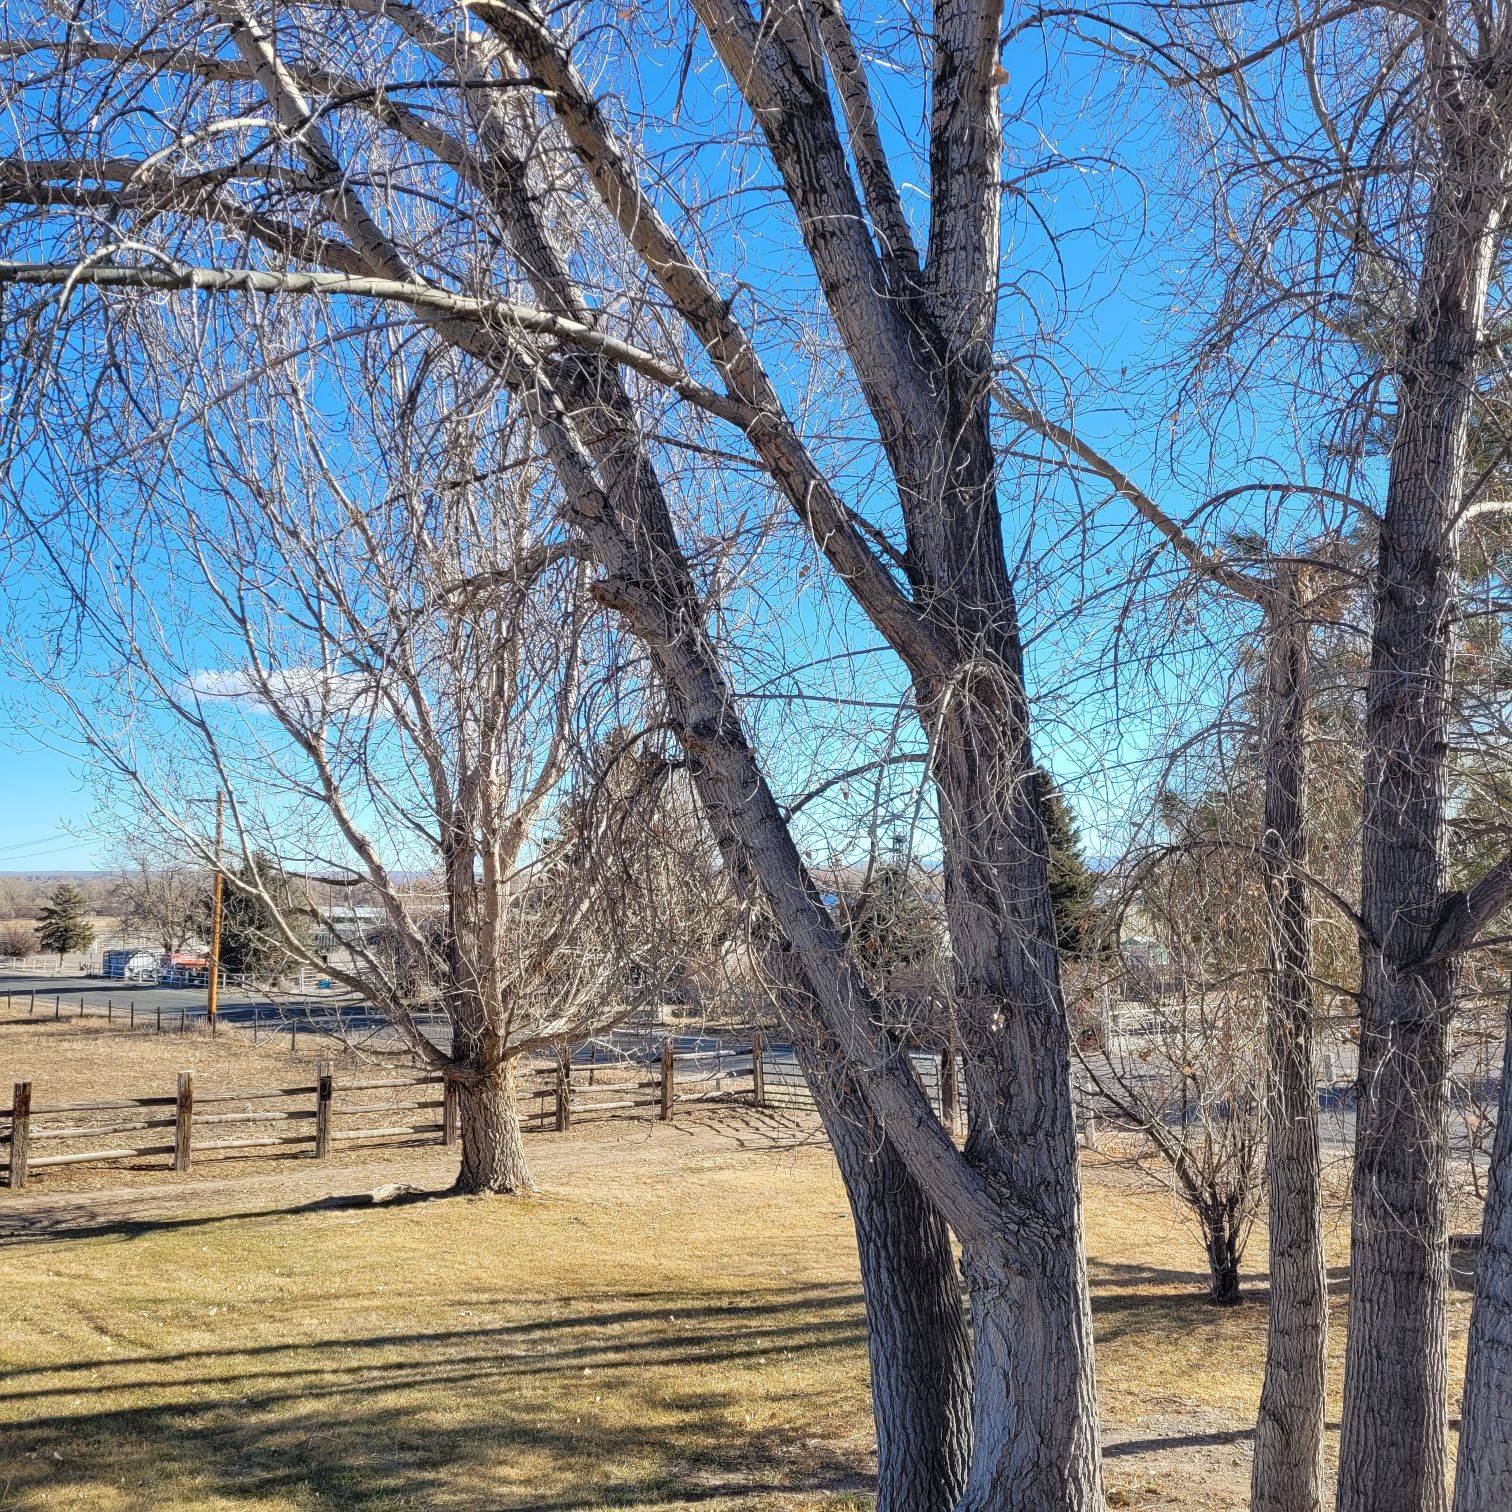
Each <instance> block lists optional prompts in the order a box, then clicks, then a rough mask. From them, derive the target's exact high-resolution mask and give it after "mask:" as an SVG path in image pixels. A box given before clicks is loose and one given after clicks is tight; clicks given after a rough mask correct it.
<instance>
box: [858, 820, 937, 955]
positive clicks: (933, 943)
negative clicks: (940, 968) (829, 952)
mask: <svg viewBox="0 0 1512 1512" xmlns="http://www.w3.org/2000/svg"><path fill="white" fill-rule="evenodd" d="M844 933H845V938H846V942H847V943H848V944H849V945H850V947H851V949H852V950H853V951H854V952H855V954H856V957H857V961H858V964H859V965H860V967H861V969H862V971H864V972H867V973H869V974H871V975H872V977H873V978H875V979H876V980H878V981H880V980H882V979H884V978H885V977H886V975H887V974H888V973H890V972H893V971H896V970H897V969H899V968H900V967H914V968H918V967H927V966H930V965H933V964H936V963H937V962H938V961H939V960H940V959H941V958H942V956H943V948H942V947H943V922H942V920H941V919H940V918H939V915H938V911H937V910H936V909H935V908H934V907H933V906H932V905H931V903H930V901H929V899H928V898H926V897H925V896H924V894H923V892H922V891H921V890H920V887H919V877H918V876H917V875H916V873H915V872H914V869H913V867H912V865H911V864H910V862H909V860H908V857H907V853H906V849H905V847H904V845H903V842H902V840H901V839H898V838H895V839H894V841H893V843H892V846H891V849H890V852H889V855H888V857H887V859H886V860H885V861H883V862H881V863H880V864H879V865H877V866H876V867H875V868H874V869H873V871H872V874H871V878H870V880H869V881H868V882H867V885H866V887H865V889H864V890H863V891H862V892H861V894H860V895H859V896H858V897H857V898H855V899H854V900H853V901H852V903H851V905H850V907H849V910H848V918H847V920H846V922H845V924H844Z"/></svg>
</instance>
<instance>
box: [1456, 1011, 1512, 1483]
mask: <svg viewBox="0 0 1512 1512" xmlns="http://www.w3.org/2000/svg"><path fill="white" fill-rule="evenodd" d="M1507 1507H1512V1004H1509V1012H1508V1016H1507V1042H1506V1048H1505V1050H1504V1052H1503V1055H1502V1077H1501V1090H1500V1092H1499V1094H1498V1096H1497V1102H1496V1141H1495V1143H1494V1144H1493V1146H1492V1149H1491V1180H1490V1189H1489V1191H1488V1192H1487V1193H1486V1212H1485V1217H1484V1219H1483V1221H1482V1224H1481V1252H1480V1263H1479V1265H1478V1266H1477V1269H1476V1276H1475V1302H1474V1304H1473V1306H1472V1307H1471V1310H1470V1339H1469V1343H1468V1345H1467V1346H1466V1351H1465V1396H1464V1403H1463V1406H1462V1407H1461V1409H1460V1439H1459V1460H1458V1464H1457V1467H1456V1470H1455V1477H1454V1512H1504V1509H1505V1508H1507Z"/></svg>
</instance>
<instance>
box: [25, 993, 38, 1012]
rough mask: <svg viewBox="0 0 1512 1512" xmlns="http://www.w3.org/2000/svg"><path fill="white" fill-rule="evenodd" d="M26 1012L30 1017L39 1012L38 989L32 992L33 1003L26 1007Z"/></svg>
mask: <svg viewBox="0 0 1512 1512" xmlns="http://www.w3.org/2000/svg"><path fill="white" fill-rule="evenodd" d="M26 1011H27V1014H28V1015H31V1014H33V1013H35V1012H36V1011H37V989H36V988H35V987H33V988H32V990H31V1001H30V1002H29V1003H28V1004H27V1005H26Z"/></svg>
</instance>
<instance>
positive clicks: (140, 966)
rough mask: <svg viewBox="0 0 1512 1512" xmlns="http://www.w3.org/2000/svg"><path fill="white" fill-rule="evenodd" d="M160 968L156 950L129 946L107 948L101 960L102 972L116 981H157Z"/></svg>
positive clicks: (102, 974)
mask: <svg viewBox="0 0 1512 1512" xmlns="http://www.w3.org/2000/svg"><path fill="white" fill-rule="evenodd" d="M159 969H160V962H159V960H158V954H157V952H156V951H155V950H144V949H142V948H141V947H140V946H128V947H126V948H124V949H119V950H107V951H106V952H105V955H104V958H103V960H102V962H101V966H100V974H101V976H106V977H109V978H110V979H111V980H112V981H115V982H155V981H157V979H158V971H159Z"/></svg>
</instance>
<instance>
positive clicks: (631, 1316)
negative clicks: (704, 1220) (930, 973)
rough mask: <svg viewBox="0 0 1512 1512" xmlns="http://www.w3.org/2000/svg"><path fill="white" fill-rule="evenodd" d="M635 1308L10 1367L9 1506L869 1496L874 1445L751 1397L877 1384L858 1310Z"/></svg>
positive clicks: (3, 1395) (779, 1403) (2, 1392)
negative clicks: (842, 1363) (865, 1376)
mask: <svg viewBox="0 0 1512 1512" xmlns="http://www.w3.org/2000/svg"><path fill="white" fill-rule="evenodd" d="M510 1300H511V1301H512V1302H513V1303H515V1304H518V1303H519V1302H520V1300H521V1299H520V1298H518V1297H512V1298H511V1299H510ZM626 1302H627V1303H628V1304H629V1305H625V1306H620V1307H616V1308H614V1309H613V1310H610V1311H605V1312H598V1313H594V1312H586V1313H570V1314H567V1315H564V1316H556V1317H549V1316H548V1317H536V1318H530V1319H526V1320H523V1321H520V1322H512V1323H508V1324H503V1325H499V1326H490V1327H480V1328H465V1329H435V1330H416V1331H412V1332H392V1333H386V1332H379V1333H368V1334H362V1335H359V1336H356V1337H323V1338H311V1339H309V1340H308V1341H306V1342H283V1341H280V1342H274V1343H248V1344H246V1345H238V1344H231V1345H227V1346H225V1347H208V1348H202V1349H201V1348H193V1349H183V1350H170V1351H162V1352H137V1353H132V1354H129V1355H121V1356H119V1357H117V1356H116V1355H115V1354H107V1355H102V1356H100V1357H97V1358H92V1359H86V1360H78V1361H75V1362H72V1363H70V1364H67V1365H64V1366H48V1365H37V1366H31V1365H23V1366H16V1367H13V1368H11V1369H9V1370H6V1371H3V1372H0V1417H3V1418H5V1419H6V1420H7V1421H9V1422H10V1423H11V1424H12V1425H13V1427H12V1428H11V1429H10V1431H9V1433H8V1439H9V1443H8V1451H9V1452H8V1455H7V1458H8V1460H9V1468H8V1476H7V1479H8V1484H7V1487H6V1490H7V1500H9V1501H14V1502H23V1503H24V1502H27V1501H32V1502H35V1503H37V1504H47V1505H65V1504H70V1503H72V1502H73V1501H75V1500H79V1501H88V1500H89V1498H90V1496H91V1494H93V1493H104V1492H106V1491H107V1490H108V1491H109V1492H110V1493H111V1494H113V1495H116V1496H119V1495H120V1494H121V1490H122V1489H123V1488H124V1489H125V1490H126V1492H127V1494H128V1498H129V1499H130V1500H131V1503H132V1504H133V1505H153V1504H154V1503H156V1502H159V1501H162V1502H166V1501H170V1500H178V1499H180V1498H181V1497H183V1496H185V1495H188V1496H190V1497H191V1499H192V1498H195V1497H202V1498H203V1499H204V1500H207V1501H208V1500H211V1499H215V1498H224V1499H225V1500H227V1501H237V1502H239V1501H246V1502H258V1501H261V1500H264V1499H273V1498H279V1499H288V1500H291V1501H298V1502H300V1503H301V1504H303V1502H304V1500H306V1499H310V1498H318V1499H320V1500H322V1501H324V1502H327V1503H330V1504H334V1505H337V1506H344V1507H385V1506H399V1505H403V1506H441V1505H461V1506H486V1507H498V1508H515V1507H520V1508H524V1507H531V1508H540V1509H560V1512H566V1509H569V1508H584V1507H590V1506H600V1505H604V1504H610V1505H623V1506H632V1507H633V1506H650V1505H656V1504H659V1503H672V1504H675V1505H694V1504H697V1503H699V1502H703V1501H709V1500H713V1499H716V1498H718V1497H729V1496H746V1495H749V1496H756V1495H758V1494H771V1493H776V1492H786V1493H808V1494H810V1495H828V1494H832V1493H833V1494H840V1493H855V1492H858V1491H865V1490H866V1489H868V1488H869V1487H870V1485H871V1484H872V1480H871V1467H870V1463H869V1455H868V1454H867V1453H866V1452H865V1449H866V1446H865V1445H864V1444H863V1445H861V1446H860V1447H858V1448H856V1449H853V1450H849V1451H847V1450H842V1449H837V1448H835V1447H834V1446H831V1445H826V1444H824V1443H822V1442H820V1441H818V1440H815V1439H810V1438H799V1437H797V1435H796V1434H794V1433H786V1432H783V1431H781V1428H780V1426H777V1423H774V1422H773V1417H772V1414H773V1412H774V1411H775V1414H776V1420H777V1422H778V1423H780V1420H781V1419H783V1418H785V1417H788V1416H792V1415H796V1416H797V1417H798V1418H802V1417H803V1416H804V1413H805V1407H806V1403H805V1400H804V1398H805V1396H806V1391H805V1389H804V1387H803V1386H802V1385H786V1384H784V1383H786V1382H787V1381H788V1379H789V1377H788V1376H787V1375H786V1374H783V1375H782V1376H780V1377H779V1378H778V1381H777V1384H776V1385H775V1386H774V1383H773V1379H772V1378H771V1377H770V1376H767V1377H763V1378H762V1384H761V1389H759V1390H752V1389H750V1388H748V1387H747V1386H746V1385H745V1384H744V1380H743V1376H744V1372H745V1371H746V1370H751V1371H752V1372H755V1371H757V1370H759V1369H760V1368H761V1367H762V1365H763V1363H764V1362H769V1361H771V1360H773V1359H782V1360H785V1361H802V1362H804V1363H809V1364H813V1363H816V1362H819V1363H822V1357H824V1356H827V1355H835V1354H840V1353H843V1354H845V1355H848V1356H851V1357H854V1358H855V1359H856V1360H857V1362H858V1368H861V1369H864V1363H862V1362H864V1349H865V1339H864V1328H863V1324H862V1318H861V1308H860V1298H859V1295H858V1293H857V1290H856V1288H854V1287H853V1286H850V1285H842V1284H835V1285H821V1286H811V1287H795V1288H790V1289H787V1290H784V1291H782V1292H778V1293H775V1294H772V1293H769V1294H764V1295H761V1296H759V1297H757V1298H755V1299H749V1298H744V1299H737V1298H735V1297H733V1296H732V1297H730V1298H729V1299H728V1300H715V1301H708V1302H704V1303H699V1304H696V1305H690V1304H689V1302H688V1300H686V1299H684V1298H680V1297H675V1296H671V1295H667V1294H662V1293H656V1292H651V1293H646V1294H644V1295H642V1296H640V1297H638V1298H633V1299H626ZM479 1305H480V1306H486V1305H487V1300H486V1299H479ZM732 1376H733V1379H732ZM756 1382H757V1377H756V1376H755V1375H754V1374H753V1375H752V1377H751V1383H752V1386H755V1385H756ZM809 1389H810V1390H812V1382H810V1385H809ZM627 1394H628V1395H627ZM753 1405H755V1406H758V1407H762V1408H763V1411H761V1412H754V1413H753V1411H752V1408H753ZM627 1406H629V1407H633V1410H629V1411H627V1410H626V1409H627ZM789 1408H791V1409H793V1411H792V1413H791V1414H790V1413H789V1412H788V1409H789ZM763 1417H765V1418H766V1419H767V1421H768V1423H771V1424H772V1426H767V1427H764V1426H762V1424H761V1421H760V1420H761V1419H762V1418H763ZM774 1428H775V1430H776V1431H774Z"/></svg>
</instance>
